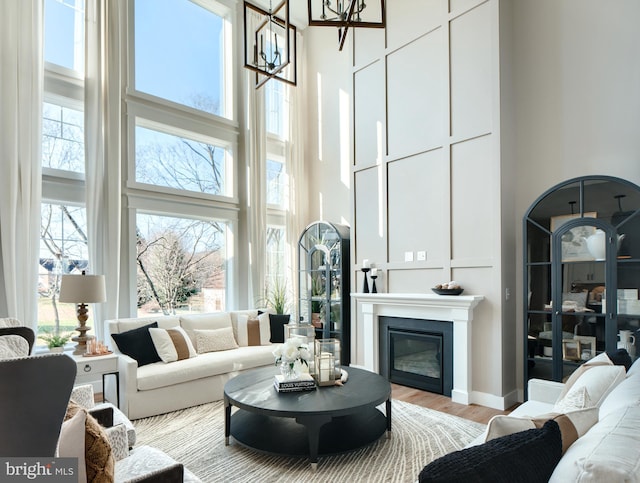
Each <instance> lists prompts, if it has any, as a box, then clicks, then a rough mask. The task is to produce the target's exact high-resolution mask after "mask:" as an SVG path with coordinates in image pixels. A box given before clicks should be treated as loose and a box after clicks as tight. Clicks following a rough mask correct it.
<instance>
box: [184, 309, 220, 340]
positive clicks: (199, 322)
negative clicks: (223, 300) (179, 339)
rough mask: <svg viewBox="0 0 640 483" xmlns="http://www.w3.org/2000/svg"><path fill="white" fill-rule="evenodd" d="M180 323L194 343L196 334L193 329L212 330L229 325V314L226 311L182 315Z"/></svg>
mask: <svg viewBox="0 0 640 483" xmlns="http://www.w3.org/2000/svg"><path fill="white" fill-rule="evenodd" d="M180 325H181V326H182V328H183V329H184V330H186V331H187V334H189V337H190V338H191V342H193V344H194V345H195V343H196V334H195V332H194V330H196V329H198V330H214V329H223V328H225V327H231V315H229V313H228V312H214V313H211V314H194V315H182V316H180Z"/></svg>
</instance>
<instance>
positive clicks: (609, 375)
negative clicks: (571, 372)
mask: <svg viewBox="0 0 640 483" xmlns="http://www.w3.org/2000/svg"><path fill="white" fill-rule="evenodd" d="M625 376H626V371H625V369H624V367H623V366H610V365H602V366H594V367H591V368H590V369H589V370H587V371H585V372H583V373H582V374H581V375H580V377H578V378H577V379H576V380H575V382H574V384H573V385H572V386H571V387H569V388H568V390H567V391H566V392H565V391H563V392H564V394H561V395H560V398H559V399H558V401H556V404H555V406H554V411H559V412H564V411H565V410H566V408H567V401H571V400H572V399H576V396H578V395H579V393H580V392H583V393H584V392H585V390H586V393H588V395H589V399H590V402H591V405H592V406H595V407H600V405H601V404H602V402H603V401H604V399H605V398H606V397H607V395H608V394H609V393H610V392H611V391H612V390H613V388H614V387H616V386H617V385H618V384H619V383H621V382H622V381H623V380H624V378H625ZM576 409H580V407H576Z"/></svg>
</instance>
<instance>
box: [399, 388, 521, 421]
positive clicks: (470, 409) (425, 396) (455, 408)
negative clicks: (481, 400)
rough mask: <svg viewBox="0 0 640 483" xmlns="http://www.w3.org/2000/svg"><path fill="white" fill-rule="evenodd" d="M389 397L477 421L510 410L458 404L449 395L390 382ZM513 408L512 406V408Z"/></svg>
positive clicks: (485, 419)
mask: <svg viewBox="0 0 640 483" xmlns="http://www.w3.org/2000/svg"><path fill="white" fill-rule="evenodd" d="M391 397H392V398H393V399H398V400H400V401H404V402H408V403H411V404H415V405H417V406H422V407H425V408H429V409H434V410H436V411H441V412H443V413H447V414H452V415H454V416H459V417H461V418H465V419H470V420H471V421H476V422H478V423H483V424H487V422H488V421H489V419H491V418H492V417H493V416H495V415H496V414H509V412H511V411H510V410H507V411H499V410H497V409H492V408H487V407H484V406H478V405H475V404H471V405H469V406H467V405H465V404H458V403H454V402H452V401H451V398H450V397H446V396H442V395H440V394H434V393H431V392H426V391H421V390H420V389H413V388H411V387H405V386H399V385H397V384H391ZM512 409H513V408H512Z"/></svg>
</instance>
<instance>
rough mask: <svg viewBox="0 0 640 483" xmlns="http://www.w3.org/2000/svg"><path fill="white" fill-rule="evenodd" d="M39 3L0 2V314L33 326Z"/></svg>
mask: <svg viewBox="0 0 640 483" xmlns="http://www.w3.org/2000/svg"><path fill="white" fill-rule="evenodd" d="M42 25H43V5H42V1H41V0H2V1H1V2H0V59H1V62H0V105H1V106H2V108H1V109H0V166H1V167H2V176H0V261H1V264H2V275H1V276H0V316H10V317H15V318H17V319H19V320H21V321H22V323H23V324H24V325H26V326H29V327H32V328H33V329H37V313H38V307H37V302H38V299H37V284H38V268H37V267H38V264H37V263H34V261H36V260H37V259H38V253H39V243H40V199H41V171H42V168H41V150H42V144H41V143H42V123H41V116H42V92H43V83H44V80H43V79H44V70H43V60H42V59H43V42H42V31H43V29H42Z"/></svg>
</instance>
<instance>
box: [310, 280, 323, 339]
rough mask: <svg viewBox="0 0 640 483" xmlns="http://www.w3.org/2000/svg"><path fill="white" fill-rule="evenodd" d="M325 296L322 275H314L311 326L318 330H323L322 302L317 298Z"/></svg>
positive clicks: (312, 281)
mask: <svg viewBox="0 0 640 483" xmlns="http://www.w3.org/2000/svg"><path fill="white" fill-rule="evenodd" d="M323 295H324V284H323V283H322V277H321V276H320V275H313V277H312V278H311V324H312V325H313V326H314V327H317V328H318V329H321V328H322V320H321V319H322V317H321V315H320V314H321V313H322V307H323V302H322V300H317V298H319V297H321V296H323ZM314 299H315V300H314Z"/></svg>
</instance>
